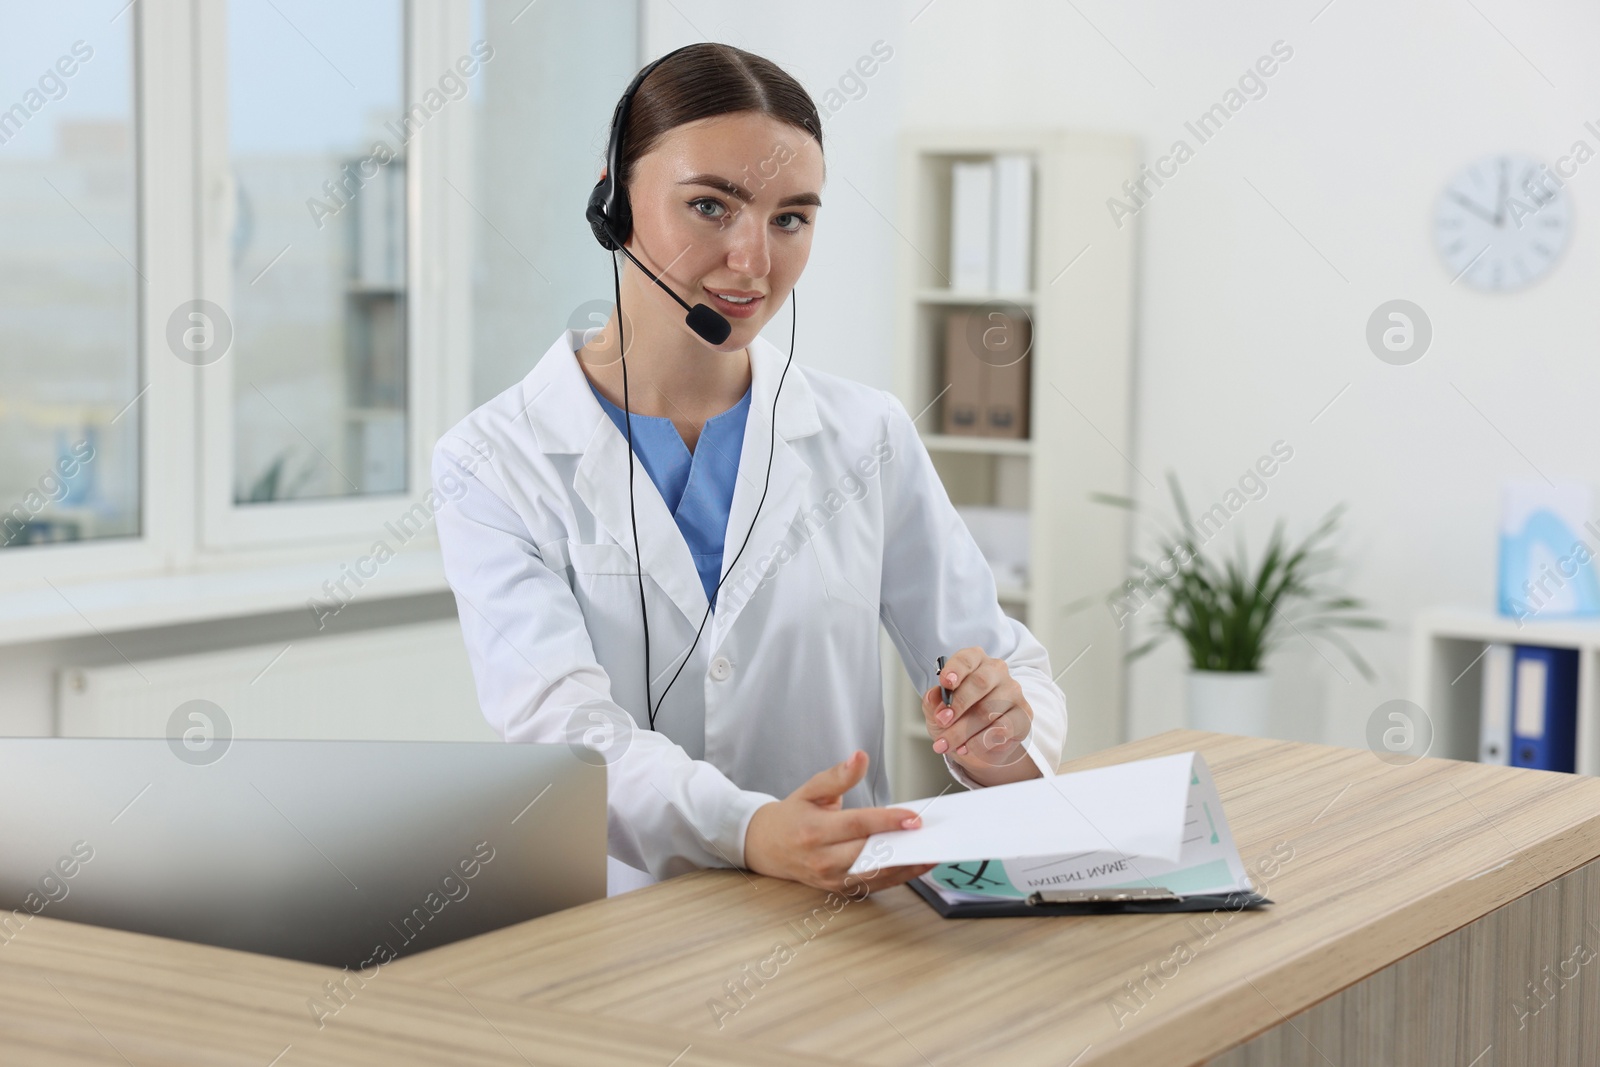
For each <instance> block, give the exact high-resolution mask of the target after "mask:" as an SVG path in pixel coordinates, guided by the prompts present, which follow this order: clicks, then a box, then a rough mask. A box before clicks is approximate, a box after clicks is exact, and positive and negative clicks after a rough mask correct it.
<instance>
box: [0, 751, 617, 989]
mask: <svg viewBox="0 0 1600 1067" xmlns="http://www.w3.org/2000/svg"><path fill="white" fill-rule="evenodd" d="M605 894H606V772H605V767H604V766H593V765H591V764H590V763H586V762H584V761H582V760H580V759H579V758H578V756H577V755H575V754H574V753H573V751H572V750H570V749H569V748H568V747H567V746H566V745H535V744H504V743H463V742H434V741H267V740H238V739H235V740H233V741H231V743H229V744H228V747H227V749H226V751H225V752H224V753H223V754H222V755H221V757H220V758H215V757H214V756H213V757H211V758H210V759H209V761H208V762H204V763H198V762H195V761H193V760H192V759H188V758H186V753H185V751H184V748H183V745H182V742H181V741H178V740H176V739H147V738H116V739H112V738H4V739H0V943H3V942H4V941H6V940H9V939H10V938H12V937H16V936H25V934H24V931H25V928H26V924H27V922H28V921H29V920H30V919H31V917H32V916H33V915H48V916H51V917H54V918H60V919H69V920H73V921H76V922H84V923H91V924H94V925H97V926H110V927H116V928H118V929H123V930H135V931H139V932H142V933H149V934H157V935H160V936H163V937H173V938H180V939H183V940H187V941H198V942H202V943H205V944H211V945H222V946H225V947H228V948H237V949H244V950H246V951H249V952H260V953H266V954H269V955H273V956H283V957H288V958H291V959H298V960H306V961H310V962H313V963H323V964H330V965H332V966H336V967H337V966H344V965H348V966H350V967H351V968H362V967H367V968H370V967H372V966H374V965H378V964H382V963H386V962H388V961H389V960H390V959H394V958H397V957H399V956H402V955H406V954H409V953H412V952H417V951H421V950H424V949H428V948H432V947H434V946H437V945H443V944H448V943H449V942H452V941H456V940H459V939H461V938H464V937H471V936H473V935H475V934H480V933H485V932H487V931H490V930H495V929H499V928H500V927H503V926H507V925H509V924H511V923H516V922H521V921H523V920H526V919H532V918H535V917H537V916H539V915H543V914H546V913H548V912H552V911H556V910H559V909H561V908H567V907H571V906H573V905H575V904H582V903H585V902H587V901H590V900H596V899H599V898H601V897H604V896H605Z"/></svg>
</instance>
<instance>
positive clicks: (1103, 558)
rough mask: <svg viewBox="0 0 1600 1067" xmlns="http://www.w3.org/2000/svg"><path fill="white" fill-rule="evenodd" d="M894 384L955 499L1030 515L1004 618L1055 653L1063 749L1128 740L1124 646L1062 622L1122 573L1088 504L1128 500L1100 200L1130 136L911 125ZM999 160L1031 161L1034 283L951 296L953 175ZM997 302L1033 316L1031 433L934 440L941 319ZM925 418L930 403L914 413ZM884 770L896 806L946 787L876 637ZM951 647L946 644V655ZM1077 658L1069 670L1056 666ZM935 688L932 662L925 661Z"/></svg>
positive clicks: (1129, 150) (1121, 559)
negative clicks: (1063, 712) (1017, 579)
mask: <svg viewBox="0 0 1600 1067" xmlns="http://www.w3.org/2000/svg"><path fill="white" fill-rule="evenodd" d="M899 152H900V159H899V192H900V196H899V205H900V207H899V214H898V218H897V221H896V227H897V229H898V230H899V232H900V233H901V234H902V235H903V236H904V238H905V240H904V241H903V242H902V243H901V250H900V256H899V263H898V265H897V273H898V286H897V299H896V308H897V321H896V343H895V388H896V390H897V392H898V395H899V397H900V399H901V401H902V402H903V403H904V404H905V405H906V408H907V410H909V411H910V412H912V413H913V414H916V413H918V412H923V414H922V415H921V416H920V417H919V419H918V423H917V425H918V427H919V428H920V429H921V430H922V431H923V443H924V445H926V447H927V448H928V451H929V454H930V455H931V456H932V458H933V461H934V465H935V467H936V468H937V469H938V471H939V474H940V476H941V478H942V479H943V480H944V483H945V488H946V490H947V491H948V492H949V494H950V498H951V500H952V501H954V502H955V503H956V504H957V505H958V506H961V505H996V506H1000V507H1012V508H1024V509H1027V511H1028V512H1029V545H1030V554H1031V558H1030V560H1029V566H1028V584H1027V586H1026V587H1025V588H1018V587H1015V586H1001V587H1000V589H999V600H1000V603H1001V608H1002V609H1003V610H1004V611H1006V612H1007V613H1008V614H1010V615H1012V616H1013V617H1015V618H1018V619H1021V620H1022V621H1023V622H1025V623H1026V624H1027V625H1028V627H1029V629H1030V630H1032V631H1033V633H1034V634H1035V635H1036V636H1037V637H1038V638H1039V640H1040V641H1041V642H1042V643H1043V644H1044V646H1045V648H1046V649H1048V650H1049V653H1050V660H1051V666H1052V668H1053V669H1054V670H1055V671H1057V672H1058V674H1059V676H1058V678H1057V684H1058V685H1060V686H1061V688H1062V690H1063V692H1064V693H1065V694H1066V698H1067V714H1068V731H1067V752H1066V755H1068V756H1073V755H1079V754H1083V753H1087V752H1092V751H1096V750H1098V749H1102V748H1105V747H1108V746H1110V745H1114V744H1118V743H1120V742H1121V741H1122V740H1123V678H1124V661H1123V655H1124V650H1125V646H1124V641H1123V636H1122V634H1121V633H1120V631H1118V629H1117V627H1116V624H1115V621H1114V620H1113V619H1112V617H1111V614H1110V612H1109V611H1100V612H1095V611H1080V612H1078V613H1076V614H1073V615H1068V614H1067V606H1068V605H1069V604H1071V603H1072V602H1074V601H1076V600H1080V599H1082V598H1083V597H1086V596H1091V595H1094V596H1098V595H1100V594H1103V593H1104V592H1105V591H1106V590H1108V589H1110V588H1112V587H1113V586H1115V585H1116V584H1117V583H1118V582H1119V581H1121V580H1123V579H1124V578H1125V577H1126V575H1127V548H1128V530H1129V521H1128V516H1127V513H1126V512H1125V511H1123V510H1122V509H1117V508H1111V507H1107V506H1105V505H1103V504H1095V503H1093V502H1091V500H1090V499H1089V496H1090V494H1091V493H1094V492H1102V493H1113V494H1117V495H1124V496H1126V495H1131V491H1132V489H1133V471H1132V469H1131V468H1130V467H1129V465H1128V462H1127V460H1125V459H1124V458H1123V457H1124V456H1131V455H1132V454H1133V448H1132V444H1131V439H1132V423H1133V420H1132V382H1133V375H1132V365H1133V337H1134V292H1135V269H1134V264H1135V248H1136V244H1135V227H1134V225H1133V224H1132V222H1131V221H1130V222H1129V224H1127V225H1126V226H1124V227H1123V228H1122V229H1120V230H1119V229H1117V228H1116V226H1115V225H1114V224H1113V223H1112V222H1111V221H1110V220H1109V218H1108V217H1107V215H1106V210H1105V200H1106V197H1107V196H1108V195H1110V194H1111V193H1112V192H1114V191H1115V190H1117V189H1119V188H1120V187H1121V185H1122V183H1123V182H1124V181H1125V180H1127V179H1128V178H1129V177H1130V176H1132V175H1134V174H1136V173H1137V171H1138V167H1139V160H1140V155H1139V149H1138V144H1137V142H1136V141H1135V140H1134V139H1132V138H1130V137H1119V136H1114V135H1108V134H1090V133H1072V132H1066V131H1060V130H1050V129H1016V130H985V131H977V130H969V131H943V130H940V131H909V132H907V133H905V134H903V135H902V136H901V140H900V146H899ZM999 153H1026V154H1029V155H1031V156H1032V157H1033V161H1034V206H1033V213H1032V216H1033V225H1034V234H1033V242H1032V256H1033V262H1032V271H1031V273H1032V279H1033V283H1034V284H1033V287H1032V288H1031V289H1030V290H1029V291H1027V292H1020V293H1019V292H1010V293H1007V292H958V291H953V290H952V289H951V288H950V287H949V283H948V279H947V277H946V272H947V270H948V267H949V263H950V207H951V166H952V164H954V163H955V162H957V161H962V160H975V159H985V158H989V157H992V156H994V155H996V154H999ZM991 301H1004V302H1006V303H1008V304H1014V305H1018V306H1020V307H1021V308H1023V309H1024V310H1025V311H1026V312H1027V314H1028V316H1029V318H1030V319H1031V321H1032V330H1033V342H1032V347H1031V349H1030V351H1029V353H1028V355H1027V361H1028V363H1029V364H1030V369H1029V415H1028V425H1029V433H1030V435H1031V436H1030V437H1029V438H1028V439H1026V440H1016V439H1004V438H983V437H971V436H953V435H946V434H942V433H939V432H938V428H939V426H940V423H941V418H940V416H941V411H940V405H939V403H937V402H935V399H936V398H937V397H939V396H940V394H941V393H942V391H943V390H944V388H945V386H946V385H947V384H948V382H947V381H945V380H944V378H943V352H942V345H943V338H944V316H945V315H946V314H947V313H948V312H950V311H951V310H954V309H961V308H976V307H980V306H982V305H983V304H986V303H989V302H991ZM925 409H926V410H925ZM883 647H884V653H883V662H884V696H885V700H884V704H885V708H886V709H887V715H888V723H887V729H886V737H887V738H888V740H889V746H888V748H889V751H888V760H887V762H888V769H889V775H890V781H891V786H892V790H893V794H894V796H895V798H896V799H897V800H903V799H911V798H914V797H918V796H931V795H934V794H936V793H938V792H939V791H940V790H942V789H944V788H945V786H946V785H947V784H948V783H949V782H950V776H949V773H948V771H947V770H946V768H945V765H944V760H943V758H942V757H940V756H938V755H936V754H935V753H934V752H933V750H932V742H931V740H930V739H929V737H928V734H927V730H926V728H925V726H924V725H923V718H922V711H921V705H920V692H919V691H918V689H917V687H916V686H914V685H912V684H911V682H910V681H909V680H908V679H907V677H906V673H905V668H904V666H903V665H902V664H901V662H900V657H899V654H898V652H897V651H896V650H895V648H894V646H893V644H892V643H891V642H890V640H889V638H888V635H887V634H885V635H884V638H883ZM952 651H953V650H952ZM1069 664H1071V665H1072V666H1071V669H1070V670H1067V671H1066V672H1065V673H1059V672H1062V671H1063V669H1064V668H1066V667H1067V666H1068V665H1069ZM928 679H929V681H928V684H932V665H931V664H929V665H928Z"/></svg>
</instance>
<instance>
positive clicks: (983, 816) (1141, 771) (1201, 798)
mask: <svg viewBox="0 0 1600 1067" xmlns="http://www.w3.org/2000/svg"><path fill="white" fill-rule="evenodd" d="M896 806H897V807H906V808H910V809H912V810H913V811H918V812H921V813H922V823H923V825H922V827H921V828H919V829H916V830H895V831H892V832H889V833H882V834H873V835H872V836H871V837H870V838H868V839H867V844H866V847H865V848H863V849H862V850H861V855H860V856H859V857H857V859H856V862H855V863H854V864H853V865H852V866H851V868H850V870H851V873H861V872H862V871H867V870H872V869H875V868H879V867H889V866H900V865H903V864H917V863H937V864H939V865H940V866H938V867H936V868H935V869H934V870H932V871H930V872H928V873H927V874H925V875H923V881H924V882H926V883H927V884H929V885H930V886H932V887H934V888H935V889H937V890H938V891H939V893H940V895H941V896H943V897H944V898H945V899H946V900H948V901H951V902H959V901H981V900H993V899H995V898H997V897H998V898H1009V899H1019V898H1025V897H1027V896H1028V895H1029V894H1030V893H1033V892H1037V891H1042V890H1049V889H1112V888H1118V889H1120V888H1134V887H1154V886H1159V887H1162V888H1164V889H1168V890H1170V891H1171V892H1173V893H1176V894H1178V895H1179V896H1192V895H1196V894H1210V893H1227V892H1250V891H1252V890H1253V888H1254V887H1253V886H1252V885H1251V883H1250V877H1249V875H1248V874H1246V872H1245V869H1244V864H1243V863H1242V862H1241V861H1240V859H1239V850H1238V848H1237V847H1236V846H1235V845H1234V843H1233V834H1232V833H1231V832H1230V831H1229V829H1228V822H1227V819H1226V818H1224V816H1223V812H1222V802H1221V800H1220V799H1219V798H1218V796H1217V787H1216V784H1215V783H1214V782H1213V781H1212V779H1211V772H1210V770H1209V769H1208V768H1207V767H1206V762H1205V759H1204V757H1202V756H1201V755H1200V754H1199V753H1198V752H1182V753H1178V754H1176V755H1172V756H1158V757H1156V758H1154V759H1146V760H1134V761H1132V762H1129V763H1121V764H1117V765H1115V766H1112V767H1099V768H1096V769H1094V770H1089V771H1076V772H1074V773H1071V774H1061V775H1056V776H1054V777H1051V778H1035V779H1030V780H1028V781H1025V782H1015V783H1012V784H1009V785H1000V786H990V787H989V788H986V789H974V790H971V791H969V792H963V793H946V794H944V795H942V796H939V797H935V798H932V799H931V800H919V801H913V802H911V803H909V804H901V805H896Z"/></svg>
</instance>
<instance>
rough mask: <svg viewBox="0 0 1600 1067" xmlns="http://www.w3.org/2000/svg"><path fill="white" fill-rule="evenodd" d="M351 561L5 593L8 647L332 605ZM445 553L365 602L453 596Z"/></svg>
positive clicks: (1, 598)
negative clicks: (332, 587) (314, 602)
mask: <svg viewBox="0 0 1600 1067" xmlns="http://www.w3.org/2000/svg"><path fill="white" fill-rule="evenodd" d="M347 562H348V560H347V559H344V558H339V559H331V558H330V559H320V560H315V561H309V562H300V563H290V564H277V565H271V566H260V567H250V568H239V569H232V570H221V571H211V572H203V573H193V574H161V575H152V576H147V577H140V578H120V579H112V580H105V581H93V582H83V583H81V584H74V585H58V587H57V589H59V592H58V591H57V589H52V588H50V587H49V586H44V587H42V588H37V589H26V590H18V591H15V592H5V593H0V646H3V645H18V644H28V643H31V642H35V641H47V640H51V639H55V638H64V637H84V636H92V635H95V634H99V633H114V632H118V631H127V630H143V629H149V628H151V627H156V626H172V625H177V624H182V623H193V622H206V621H208V620H212V619H230V618H244V617H248V616H252V615H266V614H270V613H273V612H281V611H294V610H297V609H298V610H300V611H304V612H306V614H307V616H308V617H309V616H311V615H312V612H311V609H310V608H309V607H308V601H309V600H310V599H311V598H312V597H313V596H315V597H317V598H319V599H321V600H323V601H327V599H328V598H327V596H326V595H325V594H324V593H323V591H322V587H323V583H324V582H327V581H330V580H333V579H337V578H338V577H339V575H340V568H341V564H345V563H347ZM449 588H450V586H449V584H448V583H447V582H446V581H445V577H444V563H443V561H442V559H441V557H440V554H439V550H438V549H437V548H433V549H427V548H420V549H414V550H410V551H406V552H401V553H399V554H398V555H396V556H395V557H394V558H393V559H390V560H389V561H388V562H386V563H384V564H382V566H381V567H380V568H379V569H378V572H377V574H376V575H374V576H373V577H371V578H369V579H366V580H364V582H363V584H362V585H361V587H360V589H359V590H355V591H354V597H353V598H352V601H353V602H355V603H362V602H368V601H375V600H384V599H390V598H394V597H405V596H417V595H419V594H426V593H438V592H445V591H447V590H448V589H449Z"/></svg>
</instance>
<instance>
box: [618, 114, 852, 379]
mask: <svg viewBox="0 0 1600 1067" xmlns="http://www.w3.org/2000/svg"><path fill="white" fill-rule="evenodd" d="M822 179H823V167H822V149H821V147H820V146H819V145H818V144H817V142H816V140H815V139H814V138H812V137H811V135H810V134H808V133H806V132H805V131H804V130H801V129H799V128H797V127H795V126H791V125H790V124H789V123H787V122H781V121H779V120H777V119H774V118H771V117H770V116H767V115H762V114H759V113H757V112H752V111H739V112H734V113H731V114H727V115H718V116H715V117H713V118H709V119H701V120H699V121H697V122H692V123H687V124H685V125H682V126H678V127H676V128H674V129H672V130H670V131H668V132H667V133H666V135H664V136H663V137H662V138H661V139H660V140H659V141H657V142H656V145H655V147H654V148H652V149H651V150H650V151H649V152H648V153H646V154H645V155H643V156H641V157H640V158H639V159H638V160H637V161H636V162H635V164H634V168H633V174H632V176H631V178H630V181H629V187H628V200H629V203H630V205H631V206H632V208H633V233H632V234H631V235H630V236H629V238H628V251H630V252H632V253H633V254H634V255H636V256H638V257H639V259H640V260H641V261H643V262H644V263H646V264H648V265H649V266H650V267H651V269H653V270H655V271H656V272H657V273H658V274H660V275H661V276H662V279H663V280H664V281H665V282H666V283H667V284H668V285H670V286H671V287H672V288H673V290H674V291H676V292H677V294H678V295H679V296H681V297H683V299H684V301H685V302H686V303H688V304H690V305H694V304H697V303H700V304H706V305H707V306H709V307H711V308H712V309H714V310H715V311H717V312H719V313H720V314H721V315H722V316H723V317H724V318H726V319H727V320H728V322H729V324H730V325H731V326H732V327H733V332H732V333H731V334H729V335H728V339H727V340H726V341H724V342H723V343H722V344H720V345H717V346H716V347H717V350H718V351H722V352H736V351H739V350H740V349H742V348H744V347H745V346H746V345H748V344H749V343H750V342H751V340H752V339H754V337H755V335H756V334H758V333H760V332H761V329H762V327H763V326H765V325H766V324H767V322H768V321H769V320H770V319H771V318H772V316H773V315H775V314H776V313H777V311H778V309H779V308H780V307H782V306H783V304H784V302H785V301H786V300H787V299H788V298H789V290H790V289H792V288H794V284H795V281H796V280H797V279H798V278H799V277H800V272H801V271H803V270H805V267H806V260H807V259H808V258H810V256H811V237H812V234H813V232H814V231H813V229H812V227H813V226H814V224H815V223H816V218H817V209H818V207H820V205H821V203H822V197H821V190H822ZM644 287H645V288H646V289H647V290H648V291H649V292H650V293H653V294H654V296H653V297H652V298H651V299H652V300H655V301H659V305H657V304H652V305H651V306H652V307H653V308H657V309H658V310H660V311H661V312H662V313H663V314H665V313H668V312H670V313H671V314H672V315H673V316H675V317H676V318H677V319H678V320H679V321H680V322H681V321H682V318H683V309H682V308H680V307H678V305H677V304H676V303H674V302H673V301H672V298H671V297H669V296H667V294H666V293H663V292H661V291H660V290H659V289H658V288H657V287H656V286H654V285H651V284H649V282H648V280H646V282H645V286H644ZM743 298H749V299H748V300H747V301H745V302H742V303H741V302H740V301H741V300H742V299H743ZM684 328H685V329H687V327H684Z"/></svg>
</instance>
